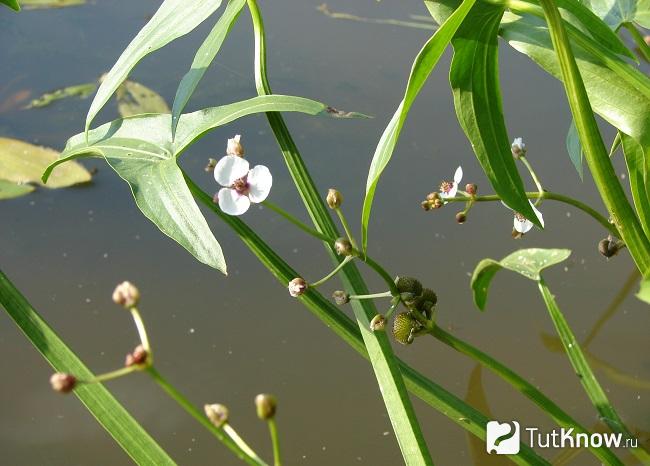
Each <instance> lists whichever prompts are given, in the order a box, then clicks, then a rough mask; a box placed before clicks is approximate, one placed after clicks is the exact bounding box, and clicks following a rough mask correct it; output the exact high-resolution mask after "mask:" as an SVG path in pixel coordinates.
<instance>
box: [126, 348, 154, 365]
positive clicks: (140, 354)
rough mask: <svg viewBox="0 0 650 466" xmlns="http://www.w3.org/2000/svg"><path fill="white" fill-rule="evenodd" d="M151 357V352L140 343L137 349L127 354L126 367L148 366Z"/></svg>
mask: <svg viewBox="0 0 650 466" xmlns="http://www.w3.org/2000/svg"><path fill="white" fill-rule="evenodd" d="M148 359H149V353H148V352H147V350H146V349H145V348H144V346H142V345H138V346H136V347H135V349H134V350H133V351H132V352H130V353H129V354H127V355H126V358H125V360H124V367H131V366H140V367H141V366H146V365H147V363H148Z"/></svg>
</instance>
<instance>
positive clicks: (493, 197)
mask: <svg viewBox="0 0 650 466" xmlns="http://www.w3.org/2000/svg"><path fill="white" fill-rule="evenodd" d="M526 197H527V198H528V199H538V198H540V197H542V198H544V199H551V200H553V201H558V202H562V203H564V204H569V205H572V206H573V207H575V208H577V209H580V210H582V211H583V212H584V213H586V214H587V215H590V216H591V217H592V218H593V219H594V220H596V221H597V222H598V223H600V224H601V225H602V226H603V227H605V229H607V231H609V232H610V233H611V234H612V235H614V236H616V237H617V238H620V237H621V235H620V234H619V232H618V229H617V228H616V226H615V225H613V224H612V223H610V222H609V220H607V219H606V218H605V217H604V216H602V215H601V214H599V213H598V212H597V211H596V210H595V209H593V208H591V207H589V206H588V205H587V204H585V203H584V202H581V201H579V200H577V199H574V198H572V197H569V196H565V195H564V194H559V193H553V192H550V191H544V192H543V193H536V192H527V193H526ZM500 200H501V197H500V196H499V195H497V194H490V195H487V196H474V201H475V202H493V201H500ZM445 201H449V202H467V198H466V197H448V198H446V199H445Z"/></svg>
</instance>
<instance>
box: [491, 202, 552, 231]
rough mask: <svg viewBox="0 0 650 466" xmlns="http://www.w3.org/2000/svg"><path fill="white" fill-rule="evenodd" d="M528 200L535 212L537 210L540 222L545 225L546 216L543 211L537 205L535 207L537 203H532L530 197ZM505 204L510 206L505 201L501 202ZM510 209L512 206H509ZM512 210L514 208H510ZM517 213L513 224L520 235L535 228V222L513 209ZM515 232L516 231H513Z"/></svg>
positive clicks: (536, 213)
mask: <svg viewBox="0 0 650 466" xmlns="http://www.w3.org/2000/svg"><path fill="white" fill-rule="evenodd" d="M528 202H529V203H530V206H531V207H532V208H533V212H535V215H537V218H538V219H539V223H541V225H542V227H543V226H544V217H543V216H542V213H541V212H540V211H539V210H537V207H535V204H533V203H532V201H531V200H530V199H529V200H528ZM501 203H502V204H503V205H504V206H506V207H508V206H507V205H506V203H505V202H503V201H502V202H501ZM508 209H510V207H508ZM510 210H512V209H510ZM512 211H513V212H514V213H515V218H514V220H513V226H514V228H515V232H517V233H519V234H520V235H525V234H526V233H528V232H529V231H530V229H531V228H533V225H534V224H533V222H531V221H530V220H528V219H527V218H526V217H524V216H523V215H521V214H520V213H519V212H516V211H514V210H512ZM513 234H514V233H513Z"/></svg>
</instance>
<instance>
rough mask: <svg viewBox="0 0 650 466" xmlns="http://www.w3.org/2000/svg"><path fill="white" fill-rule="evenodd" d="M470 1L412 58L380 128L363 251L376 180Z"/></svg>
mask: <svg viewBox="0 0 650 466" xmlns="http://www.w3.org/2000/svg"><path fill="white" fill-rule="evenodd" d="M474 1H475V0H464V1H463V3H462V4H461V5H460V6H459V7H458V9H457V10H456V11H455V12H454V13H453V14H452V15H451V16H450V17H449V19H448V20H447V21H446V22H445V23H444V24H442V25H441V26H440V28H439V29H438V30H437V31H436V32H435V33H434V34H433V36H432V37H431V38H430V39H429V40H428V41H427V43H426V44H424V47H422V50H420V53H418V55H417V57H415V61H414V62H413V66H412V68H411V74H410V75H409V80H408V84H407V85H406V92H405V94H404V98H403V99H402V102H401V103H400V104H399V106H398V107H397V110H396V111H395V114H394V115H393V117H392V118H391V120H390V122H389V123H388V126H387V127H386V129H384V133H383V134H382V135H381V138H380V140H379V143H378V144H377V148H376V149H375V154H374V155H373V157H372V162H371V164H370V170H369V171H368V180H367V182H366V197H365V199H364V202H363V212H362V214H361V236H362V245H363V250H364V251H365V250H366V246H367V244H368V223H369V221H370V211H371V209H372V201H373V199H374V197H375V190H376V189H377V183H378V182H379V178H380V177H381V174H382V172H383V171H384V169H385V168H386V166H387V165H388V162H389V161H390V159H391V157H392V156H393V152H394V150H395V146H396V145H397V140H398V139H399V135H400V132H401V131H402V126H404V122H405V121H406V117H407V116H408V112H409V110H410V108H411V105H412V104H413V102H414V101H415V98H416V97H417V95H418V93H419V92H420V89H422V86H423V85H424V83H425V81H426V80H427V78H428V76H429V74H431V71H433V69H434V68H435V66H436V64H437V63H438V60H439V59H440V57H441V56H442V54H443V52H444V51H445V49H446V48H447V45H448V44H449V42H450V41H451V38H452V37H453V36H454V34H455V33H456V30H457V29H458V27H459V26H460V24H461V23H462V22H463V20H464V19H465V16H466V15H467V13H468V12H469V10H470V9H471V8H472V5H474Z"/></svg>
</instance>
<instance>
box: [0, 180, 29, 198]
mask: <svg viewBox="0 0 650 466" xmlns="http://www.w3.org/2000/svg"><path fill="white" fill-rule="evenodd" d="M32 191H34V187H33V186H31V185H29V184H18V183H14V182H13V181H7V180H2V179H0V201H1V200H3V199H13V198H14V197H20V196H24V195H25V194H29V193H31V192H32Z"/></svg>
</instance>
